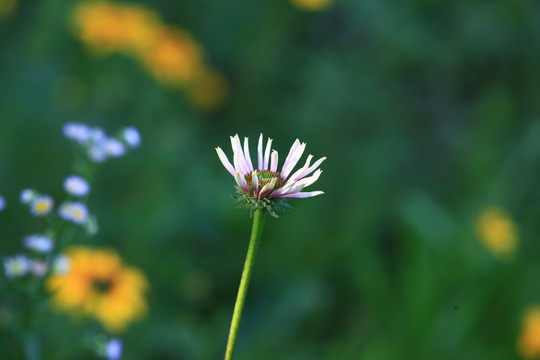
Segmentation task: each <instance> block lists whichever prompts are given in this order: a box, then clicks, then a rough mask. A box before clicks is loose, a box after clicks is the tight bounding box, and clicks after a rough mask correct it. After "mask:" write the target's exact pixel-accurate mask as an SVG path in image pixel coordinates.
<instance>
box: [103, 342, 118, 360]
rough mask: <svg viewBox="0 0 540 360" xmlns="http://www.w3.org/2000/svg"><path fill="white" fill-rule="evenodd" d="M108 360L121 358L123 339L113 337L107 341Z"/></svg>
mask: <svg viewBox="0 0 540 360" xmlns="http://www.w3.org/2000/svg"><path fill="white" fill-rule="evenodd" d="M106 351H107V354H106V356H107V360H119V359H120V358H121V357H122V341H121V340H120V339H117V338H112V339H111V340H109V342H108V343H107V350H106Z"/></svg>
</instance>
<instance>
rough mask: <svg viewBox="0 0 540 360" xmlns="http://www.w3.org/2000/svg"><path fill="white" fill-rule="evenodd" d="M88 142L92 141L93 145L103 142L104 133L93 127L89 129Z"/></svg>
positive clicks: (100, 129)
mask: <svg viewBox="0 0 540 360" xmlns="http://www.w3.org/2000/svg"><path fill="white" fill-rule="evenodd" d="M89 137H90V140H92V141H93V142H94V143H97V142H100V141H103V140H105V138H106V136H105V131H103V129H102V128H100V127H97V126H96V127H93V128H92V129H90V136H89Z"/></svg>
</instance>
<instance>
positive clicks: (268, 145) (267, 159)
mask: <svg viewBox="0 0 540 360" xmlns="http://www.w3.org/2000/svg"><path fill="white" fill-rule="evenodd" d="M271 148H272V139H270V138H268V142H267V143H266V150H265V151H264V167H263V170H268V163H269V162H270V149H271Z"/></svg>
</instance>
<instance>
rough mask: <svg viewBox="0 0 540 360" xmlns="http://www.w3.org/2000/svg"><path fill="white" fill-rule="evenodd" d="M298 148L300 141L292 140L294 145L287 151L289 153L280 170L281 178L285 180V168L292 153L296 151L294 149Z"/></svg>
mask: <svg viewBox="0 0 540 360" xmlns="http://www.w3.org/2000/svg"><path fill="white" fill-rule="evenodd" d="M299 146H300V140H298V139H296V140H294V143H293V144H292V146H291V149H290V150H289V153H288V154H287V157H286V158H285V162H284V163H283V167H282V168H281V173H280V174H281V177H282V178H284V179H285V176H283V173H284V172H285V169H286V168H287V166H288V164H289V162H290V161H291V158H292V156H293V154H294V152H295V151H296V149H298V147H299Z"/></svg>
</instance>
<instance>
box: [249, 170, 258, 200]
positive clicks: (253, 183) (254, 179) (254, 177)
mask: <svg viewBox="0 0 540 360" xmlns="http://www.w3.org/2000/svg"><path fill="white" fill-rule="evenodd" d="M251 187H252V188H253V196H255V197H257V194H258V193H259V177H258V176H257V171H254V172H252V173H251Z"/></svg>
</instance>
